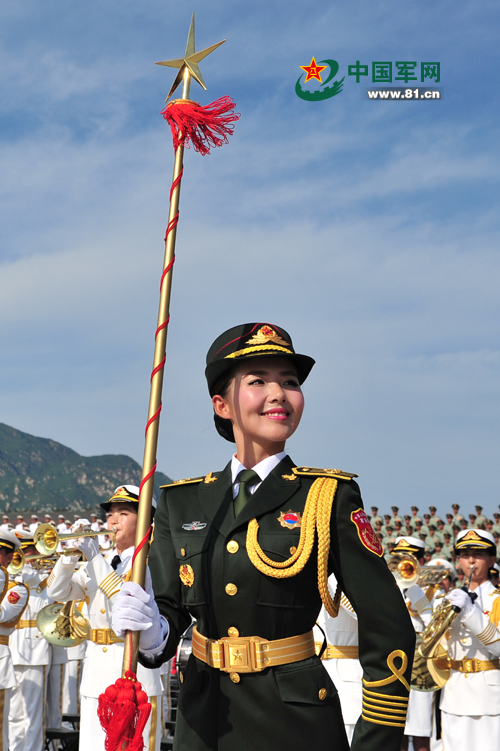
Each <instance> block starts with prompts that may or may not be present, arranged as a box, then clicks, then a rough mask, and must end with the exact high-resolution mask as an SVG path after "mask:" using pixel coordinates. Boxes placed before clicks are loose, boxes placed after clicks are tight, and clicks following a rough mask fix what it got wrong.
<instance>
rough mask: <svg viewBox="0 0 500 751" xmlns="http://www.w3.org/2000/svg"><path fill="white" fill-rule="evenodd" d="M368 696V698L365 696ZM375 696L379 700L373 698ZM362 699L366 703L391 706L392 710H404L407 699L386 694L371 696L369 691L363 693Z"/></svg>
mask: <svg viewBox="0 0 500 751" xmlns="http://www.w3.org/2000/svg"><path fill="white" fill-rule="evenodd" d="M367 694H369V696H367ZM375 696H377V697H380V698H377V699H376V698H375ZM363 697H364V698H365V699H366V701H369V702H372V703H376V704H392V705H393V706H394V708H396V707H397V708H398V709H399V707H401V708H402V709H404V708H405V707H407V706H408V699H402V698H401V697H399V696H397V697H396V696H388V695H387V694H373V693H372V692H371V691H363ZM393 699H397V700H398V701H393Z"/></svg>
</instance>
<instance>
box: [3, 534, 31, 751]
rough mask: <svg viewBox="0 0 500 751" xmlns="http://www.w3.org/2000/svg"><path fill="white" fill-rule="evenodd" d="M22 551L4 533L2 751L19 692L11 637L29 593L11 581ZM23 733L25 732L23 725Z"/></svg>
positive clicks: (19, 544)
mask: <svg viewBox="0 0 500 751" xmlns="http://www.w3.org/2000/svg"><path fill="white" fill-rule="evenodd" d="M20 549H21V543H20V542H19V540H18V538H17V537H16V536H15V534H13V533H12V532H10V531H9V530H6V529H1V530H0V749H2V751H7V749H8V748H9V709H10V703H11V698H12V695H13V693H14V692H15V691H16V690H17V691H19V689H18V688H17V681H16V674H15V672H14V664H13V662H12V657H11V654H10V649H9V637H10V635H11V634H12V632H13V631H14V627H15V625H16V623H17V622H18V621H19V619H20V618H21V616H22V615H23V613H24V611H25V609H26V607H27V605H28V597H29V590H28V588H27V587H25V585H24V584H21V583H16V582H12V581H9V575H8V573H7V567H8V565H9V563H10V562H11V561H12V556H13V555H14V551H15V550H20ZM19 724H20V732H24V727H23V724H22V721H21V722H20V723H19Z"/></svg>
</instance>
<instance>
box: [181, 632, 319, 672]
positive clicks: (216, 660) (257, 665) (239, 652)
mask: <svg viewBox="0 0 500 751" xmlns="http://www.w3.org/2000/svg"><path fill="white" fill-rule="evenodd" d="M193 654H194V656H195V657H197V658H198V660H201V661H202V662H205V663H206V664H207V665H210V667H212V668H217V669H218V670H223V671H224V672H225V673H233V672H235V673H258V672H259V671H260V670H264V669H265V668H269V667H274V666H275V665H287V664H288V663H290V662H299V660H305V659H306V658H307V657H312V656H313V655H314V654H315V649H314V636H313V632H312V631H309V632H308V633H307V634H301V635H300V636H290V637H289V638H288V639H275V640H274V641H268V640H267V639H261V637H260V636H236V637H234V636H224V637H223V638H222V639H207V637H206V636H202V635H201V634H200V633H199V631H198V630H197V628H196V626H195V627H194V629H193Z"/></svg>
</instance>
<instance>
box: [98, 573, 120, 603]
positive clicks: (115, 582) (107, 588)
mask: <svg viewBox="0 0 500 751" xmlns="http://www.w3.org/2000/svg"><path fill="white" fill-rule="evenodd" d="M122 584H123V579H122V578H121V576H119V574H117V573H116V571H112V572H111V573H110V574H108V576H107V577H106V578H105V579H103V580H102V582H101V583H100V584H99V589H100V590H101V591H102V592H104V594H105V595H106V597H108V598H110V597H112V596H113V595H114V594H116V592H118V591H119V590H120V589H121V587H122Z"/></svg>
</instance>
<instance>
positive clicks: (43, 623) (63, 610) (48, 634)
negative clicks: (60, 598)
mask: <svg viewBox="0 0 500 751" xmlns="http://www.w3.org/2000/svg"><path fill="white" fill-rule="evenodd" d="M36 625H37V627H38V630H39V631H40V633H41V634H42V636H43V638H44V639H47V641H48V642H50V643H51V644H54V645H55V646H56V647H77V646H78V645H79V644H81V643H82V642H84V641H85V640H86V639H88V638H89V635H90V623H89V622H88V620H87V619H86V618H85V616H84V615H82V613H80V611H79V610H78V607H77V605H76V602H74V601H73V600H70V601H69V602H67V603H65V604H63V603H62V602H55V603H53V604H52V605H46V607H44V608H42V609H41V610H40V612H39V613H38V615H37V619H36Z"/></svg>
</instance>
